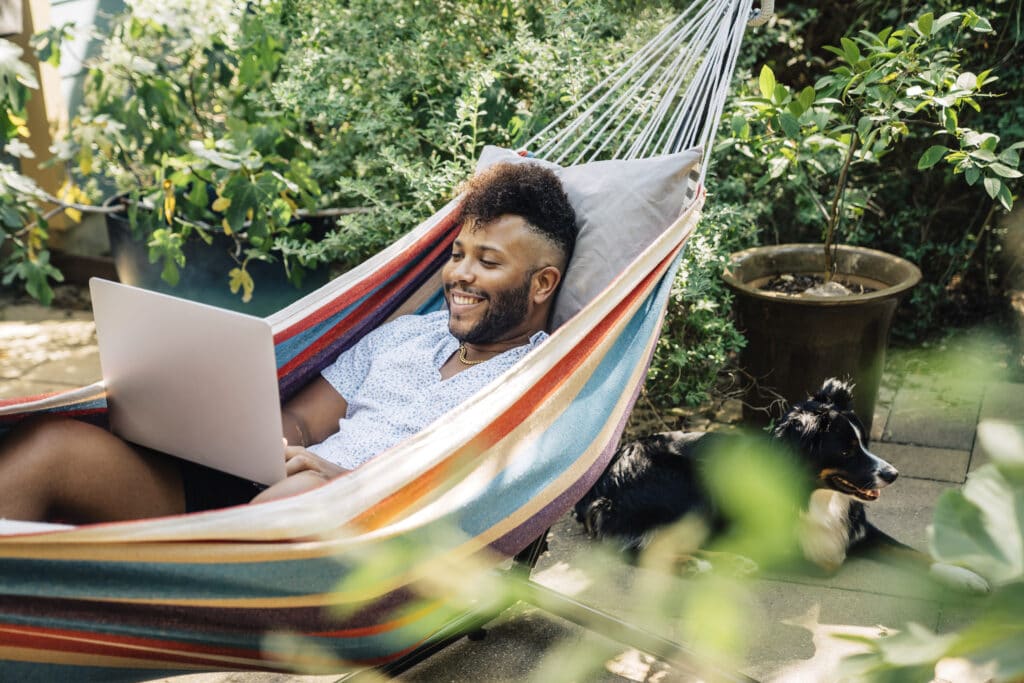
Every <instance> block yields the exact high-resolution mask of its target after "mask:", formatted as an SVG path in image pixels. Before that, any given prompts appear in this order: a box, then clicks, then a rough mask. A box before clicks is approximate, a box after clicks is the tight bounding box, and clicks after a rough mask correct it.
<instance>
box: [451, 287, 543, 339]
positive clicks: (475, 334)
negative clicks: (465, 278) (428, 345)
mask: <svg viewBox="0 0 1024 683" xmlns="http://www.w3.org/2000/svg"><path fill="white" fill-rule="evenodd" d="M532 276H533V273H529V274H527V276H526V279H525V280H524V282H523V284H522V285H521V286H519V287H512V288H509V289H506V290H503V291H501V292H498V293H496V294H495V295H494V296H488V297H487V301H488V306H487V313H486V314H484V317H483V318H481V319H480V320H479V321H478V322H477V324H476V325H474V326H473V327H471V328H470V329H469V331H467V332H465V333H464V334H458V333H456V332H455V331H452V336H453V337H455V338H456V339H458V340H459V341H460V342H463V343H469V344H488V343H492V342H496V341H501V339H502V338H503V337H504V336H505V335H506V334H507V333H508V332H509V331H510V330H513V329H515V328H516V327H518V326H519V325H520V324H521V323H522V322H523V321H524V320H525V319H526V314H527V312H529V309H530V285H531V279H532ZM468 293H470V294H477V295H478V296H479V295H481V294H482V293H481V292H477V291H468ZM450 327H451V326H450V325H449V329H450Z"/></svg>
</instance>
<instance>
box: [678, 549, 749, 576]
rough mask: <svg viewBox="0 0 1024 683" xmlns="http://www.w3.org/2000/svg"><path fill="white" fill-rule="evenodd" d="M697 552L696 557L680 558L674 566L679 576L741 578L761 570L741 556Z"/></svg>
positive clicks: (704, 551)
mask: <svg viewBox="0 0 1024 683" xmlns="http://www.w3.org/2000/svg"><path fill="white" fill-rule="evenodd" d="M697 552H698V554H696V555H687V556H685V557H684V558H680V561H679V562H678V563H677V565H676V566H677V567H678V569H679V573H680V574H681V575H683V576H690V577H693V576H701V575H703V574H707V573H709V572H715V573H718V574H727V575H729V576H736V577H741V578H742V577H747V576H751V575H753V574H756V573H757V572H758V571H759V570H760V569H761V568H760V567H759V566H758V565H757V562H754V561H753V560H752V559H750V558H749V557H745V556H743V555H736V554H735V553H723V552H712V551H706V550H700V551H697Z"/></svg>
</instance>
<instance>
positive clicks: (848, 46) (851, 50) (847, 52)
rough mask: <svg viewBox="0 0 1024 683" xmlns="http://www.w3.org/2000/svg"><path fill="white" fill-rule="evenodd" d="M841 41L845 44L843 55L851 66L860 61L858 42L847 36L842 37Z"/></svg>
mask: <svg viewBox="0 0 1024 683" xmlns="http://www.w3.org/2000/svg"><path fill="white" fill-rule="evenodd" d="M839 42H840V44H841V45H842V46H843V57H844V58H845V59H846V61H847V62H849V63H850V65H851V66H852V65H854V64H856V63H857V62H859V61H860V48H859V47H857V43H855V42H853V41H852V40H850V39H849V38H847V37H845V36H844V37H842V38H840V39H839Z"/></svg>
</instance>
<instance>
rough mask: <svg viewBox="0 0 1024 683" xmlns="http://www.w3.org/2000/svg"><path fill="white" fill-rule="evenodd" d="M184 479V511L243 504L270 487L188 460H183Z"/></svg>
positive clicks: (182, 479)
mask: <svg viewBox="0 0 1024 683" xmlns="http://www.w3.org/2000/svg"><path fill="white" fill-rule="evenodd" d="M179 462H180V465H181V481H182V483H183V484H184V486H185V512H202V511H203V510H215V509H217V508H226V507H231V506H232V505H244V504H245V503H248V502H249V501H250V500H252V499H253V498H254V497H255V496H256V495H257V494H258V493H259V492H260V491H263V490H264V489H266V488H267V487H266V486H265V485H263V484H259V483H256V482H255V481H250V480H248V479H242V478H241V477H236V476H235V475H233V474H228V473H226V472H221V471H220V470H214V469H210V468H209V467H205V466H203V465H198V464H196V463H194V462H189V461H188V460H180V461H179Z"/></svg>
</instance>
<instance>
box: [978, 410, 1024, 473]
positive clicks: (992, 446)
mask: <svg viewBox="0 0 1024 683" xmlns="http://www.w3.org/2000/svg"><path fill="white" fill-rule="evenodd" d="M990 450H994V451H996V453H999V452H1002V453H1003V454H1004V455H1006V456H1009V457H1011V458H1020V457H1021V455H1024V423H1013V422H1003V421H1001V420H993V421H986V422H982V423H980V424H979V425H978V438H977V439H976V440H975V444H974V450H973V451H971V467H970V471H971V472H974V471H975V470H977V469H978V468H979V467H982V466H983V465H986V464H988V463H989V462H991V461H992V455H993V453H991V452H990Z"/></svg>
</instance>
